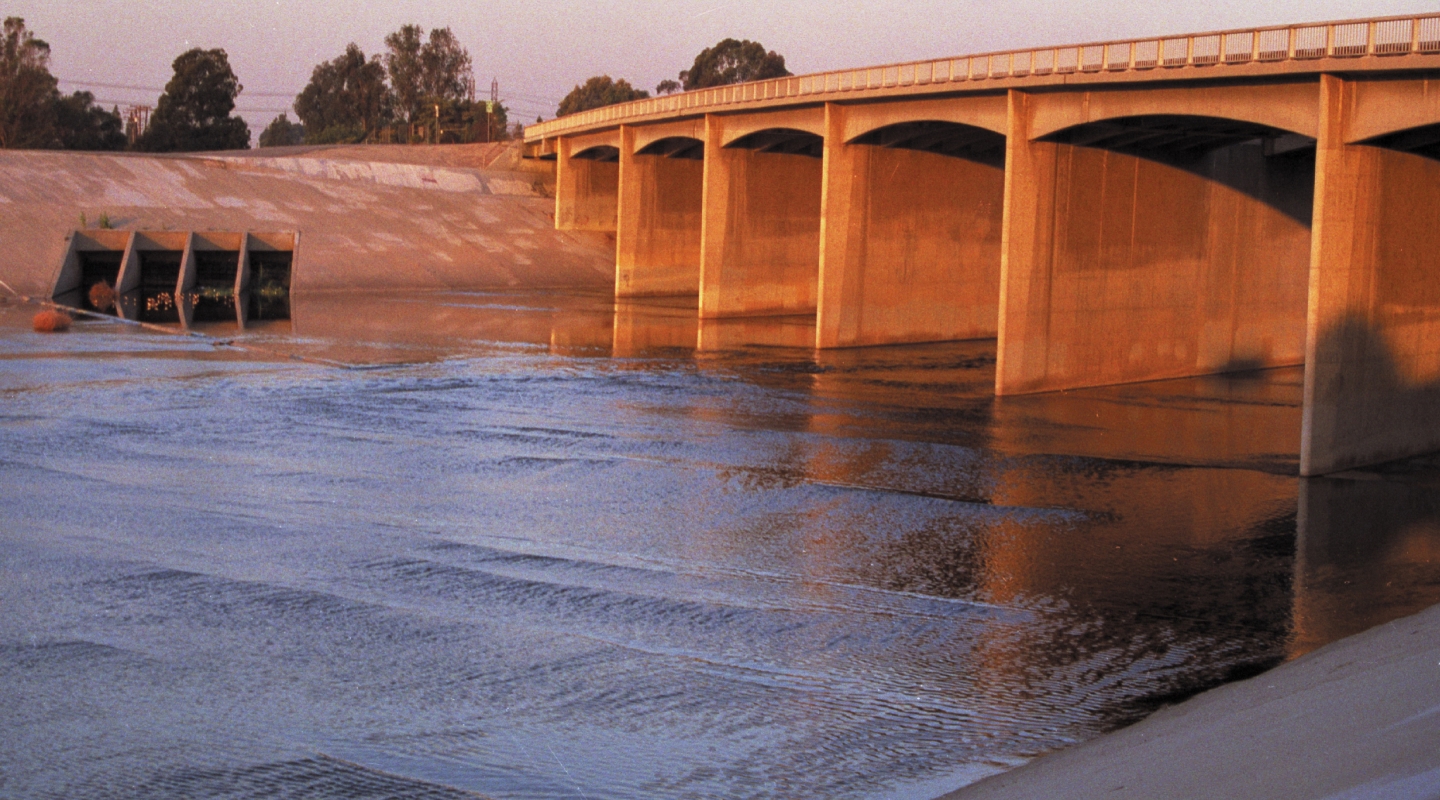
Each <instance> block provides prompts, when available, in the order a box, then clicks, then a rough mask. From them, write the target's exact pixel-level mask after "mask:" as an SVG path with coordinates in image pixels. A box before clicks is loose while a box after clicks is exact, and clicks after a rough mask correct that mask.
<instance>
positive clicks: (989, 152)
mask: <svg viewBox="0 0 1440 800" xmlns="http://www.w3.org/2000/svg"><path fill="white" fill-rule="evenodd" d="M846 144H861V145H874V146H878V147H887V148H890V149H894V150H918V151H920V152H923V153H934V154H936V155H942V156H949V157H951V158H963V159H966V160H967V161H976V162H979V163H981V164H985V165H987V166H992V167H1004V166H1005V135H1004V134H1002V133H997V132H995V131H992V130H989V129H986V128H981V127H977V126H975V125H966V124H963V123H959V122H948V121H944V120H915V121H911V122H894V123H891V124H889V125H885V126H884V127H881V128H875V129H873V130H869V131H866V132H865V133H862V134H859V135H858V136H855V137H853V138H851V139H849V140H848V141H847V142H846Z"/></svg>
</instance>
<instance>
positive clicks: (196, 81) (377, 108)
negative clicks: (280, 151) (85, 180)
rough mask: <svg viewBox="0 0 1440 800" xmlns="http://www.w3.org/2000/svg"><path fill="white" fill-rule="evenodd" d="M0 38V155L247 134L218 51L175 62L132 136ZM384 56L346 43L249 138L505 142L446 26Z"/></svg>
mask: <svg viewBox="0 0 1440 800" xmlns="http://www.w3.org/2000/svg"><path fill="white" fill-rule="evenodd" d="M3 33H4V36H3V39H0V149H16V148H26V149H62V150H125V149H134V150H141V151H149V152H180V151H201V150H241V149H247V148H249V147H250V129H249V126H248V125H247V124H246V123H245V120H244V119H243V118H241V117H240V116H238V115H236V114H234V113H233V112H234V110H235V98H236V97H238V96H239V95H240V93H241V92H242V91H243V90H244V86H242V85H241V83H240V81H239V79H238V78H237V77H236V75H235V72H234V70H233V69H231V67H230V60H229V57H228V55H227V54H226V53H225V51H224V50H223V49H210V50H206V49H202V48H193V49H191V50H187V51H186V52H184V53H182V54H180V56H179V57H178V58H176V59H175V61H174V62H173V63H172V65H171V66H172V68H173V70H174V74H173V77H171V79H170V81H169V82H168V83H166V84H165V88H164V91H163V93H162V94H161V95H160V98H159V100H158V101H157V102H156V105H155V110H154V113H153V114H152V115H151V116H150V120H149V125H148V127H147V128H146V130H145V131H144V133H143V134H139V133H138V132H134V133H136V134H137V135H136V136H134V137H132V136H130V135H128V134H127V131H126V126H125V120H123V119H122V118H121V115H120V110H119V108H112V109H111V110H108V111H107V110H106V109H105V108H103V107H102V106H99V105H96V104H95V96H94V95H93V94H92V93H90V92H85V91H79V92H75V93H73V94H71V95H64V94H62V93H61V92H60V90H59V81H58V80H57V79H56V78H55V76H54V75H52V74H51V73H50V69H49V63H50V45H49V44H48V43H47V42H45V41H44V40H43V39H40V38H38V37H37V36H36V35H35V34H34V32H32V31H30V30H28V29H27V28H26V27H25V20H23V19H21V18H19V17H9V18H7V19H6V20H5V22H4V31H3ZM385 48H386V49H385V53H384V54H383V55H379V54H377V55H373V56H370V57H368V58H367V57H366V55H365V53H364V52H363V51H362V50H361V49H360V47H359V46H358V45H356V44H354V43H351V44H350V45H348V46H347V47H346V48H345V52H344V53H342V54H340V55H339V56H337V57H336V58H334V59H333V60H331V61H326V62H324V63H322V64H318V65H316V66H315V68H314V70H312V72H311V74H310V82H309V83H308V84H307V85H306V86H305V88H304V89H303V90H302V91H301V92H300V94H299V95H297V96H296V98H295V102H294V104H293V106H292V107H293V108H294V110H295V115H296V118H297V120H296V121H294V122H292V121H291V120H290V118H289V114H288V112H287V113H282V114H280V115H279V116H278V117H276V118H275V119H274V120H273V121H272V122H271V123H270V124H269V125H268V126H267V127H266V128H265V130H264V132H263V133H261V134H260V142H259V144H260V146H261V147H268V146H279V145H294V144H333V143H353V142H362V141H376V140H388V141H409V140H411V138H412V137H413V136H416V135H419V136H423V137H424V138H425V140H427V141H441V140H442V137H443V138H447V139H449V140H459V141H475V140H478V139H480V138H482V137H483V138H485V139H486V140H491V139H497V138H504V136H505V134H506V130H507V125H508V120H507V119H506V109H505V106H504V104H502V103H494V104H493V105H492V104H490V103H486V102H477V101H475V100H474V99H473V94H474V92H473V77H472V74H471V58H470V53H469V52H468V51H467V50H466V49H465V48H464V47H463V46H462V45H461V44H460V42H459V40H458V39H457V38H456V36H455V34H454V32H452V31H451V30H450V29H449V28H448V27H447V28H437V29H434V30H431V31H430V32H429V35H428V36H426V34H425V31H424V29H422V28H421V27H420V26H419V25H405V26H402V27H401V28H400V29H399V30H398V31H395V32H394V33H392V34H390V35H389V36H386V37H385ZM402 125H403V126H405V127H404V129H403V130H398V131H397V128H399V127H400V126H402ZM381 134H385V135H383V136H382V135H381ZM132 138H133V141H132Z"/></svg>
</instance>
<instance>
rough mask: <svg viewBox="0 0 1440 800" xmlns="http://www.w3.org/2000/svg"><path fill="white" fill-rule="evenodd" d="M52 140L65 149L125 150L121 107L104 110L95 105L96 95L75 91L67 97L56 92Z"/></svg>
mask: <svg viewBox="0 0 1440 800" xmlns="http://www.w3.org/2000/svg"><path fill="white" fill-rule="evenodd" d="M53 103H54V108H55V137H56V140H55V142H54V144H55V145H56V146H57V147H60V148H61V149H64V150H124V149H125V145H126V144H128V143H129V140H128V139H126V137H125V123H124V121H123V120H121V119H120V109H118V108H116V109H114V110H112V111H106V110H105V109H104V108H103V107H101V106H97V105H95V95H93V94H91V93H89V92H76V93H74V94H72V95H70V96H69V97H63V96H61V95H60V94H59V93H56V95H55V99H54V101H53Z"/></svg>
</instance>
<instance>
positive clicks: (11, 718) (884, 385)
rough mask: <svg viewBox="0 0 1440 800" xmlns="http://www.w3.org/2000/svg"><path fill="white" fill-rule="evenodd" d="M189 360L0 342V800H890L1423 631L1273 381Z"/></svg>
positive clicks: (1416, 597)
mask: <svg viewBox="0 0 1440 800" xmlns="http://www.w3.org/2000/svg"><path fill="white" fill-rule="evenodd" d="M293 312H294V318H293V320H292V321H291V322H289V323H285V322H276V323H269V324H268V325H267V326H262V327H261V328H259V329H258V330H251V331H246V332H243V333H241V332H237V331H234V330H231V329H227V328H226V327H225V326H220V325H217V326H213V327H211V328H210V329H208V331H207V332H208V333H210V334H211V335H213V336H218V337H233V340H234V341H235V342H236V343H237V344H241V345H244V347H245V349H237V348H234V347H227V346H217V344H216V342H215V341H214V340H208V339H197V338H187V337H181V336H173V335H166V334H163V333H155V332H150V331H143V330H136V329H132V328H126V327H122V326H119V325H113V324H108V323H81V324H79V325H77V326H76V328H75V329H74V330H72V331H71V332H70V333H67V334H62V335H49V336H43V335H39V334H35V333H32V332H30V331H29V330H28V321H29V316H30V314H32V313H33V308H26V307H19V306H16V305H15V304H13V303H11V304H8V305H5V306H0V612H3V613H0V696H3V697H4V702H3V704H0V730H3V731H4V732H5V733H4V739H5V746H4V747H0V796H4V797H24V798H32V797H56V798H59V797H64V798H129V797H146V798H171V797H173V798H182V797H184V798H189V797H237V798H238V797H260V796H264V797H308V798H316V797H321V798H323V797H335V798H340V797H347V798H354V797H376V798H378V797H422V798H451V797H468V796H473V795H472V794H471V793H477V794H480V795H484V796H490V797H494V798H592V799H594V800H600V799H601V798H719V797H723V798H787V799H790V798H919V799H924V798H932V797H935V796H937V795H939V794H942V793H944V792H946V791H949V790H951V789H954V788H956V787H958V786H960V785H962V784H965V783H967V782H970V781H974V780H977V779H979V778H981V777H983V776H985V775H988V774H992V773H994V772H997V771H1001V770H1004V769H1007V768H1009V767H1012V766H1014V765H1016V764H1019V763H1023V762H1024V761H1025V760H1027V759H1029V758H1032V757H1034V756H1035V755H1037V754H1041V753H1044V752H1047V751H1050V750H1054V749H1056V748H1060V747H1064V746H1066V745H1069V744H1072V743H1075V742H1079V741H1082V740H1085V739H1088V738H1092V737H1094V736H1097V735H1100V734H1102V733H1104V732H1106V731H1109V730H1113V729H1115V728H1117V727H1119V726H1122V725H1124V724H1127V723H1129V722H1132V721H1134V720H1136V719H1139V718H1141V717H1143V716H1144V715H1146V714H1147V713H1150V712H1152V711H1153V710H1155V709H1157V708H1160V707H1162V706H1164V705H1166V704H1169V703H1173V702H1178V701H1180V700H1182V699H1184V698H1185V697H1188V696H1190V695H1192V694H1194V693H1196V692H1199V691H1202V690H1204V689H1206V688H1209V687H1213V686H1215V685H1218V684H1220V683H1223V682H1225V681H1227V680H1234V679H1238V678H1243V677H1247V676H1250V675H1253V674H1255V673H1257V672H1259V671H1262V670H1264V669H1267V668H1269V667H1272V666H1274V665H1276V664H1278V663H1281V662H1283V661H1284V660H1286V659H1290V658H1294V657H1297V656H1299V655H1302V654H1304V653H1305V652H1308V651H1309V650H1311V649H1314V648H1315V647H1318V646H1321V645H1323V644H1325V643H1326V642H1329V641H1332V640H1334V639H1337V638H1339V637H1342V636H1345V635H1348V634H1351V633H1355V632H1358V631H1360V630H1363V629H1365V628H1366V627H1369V626H1371V625H1374V624H1378V623H1381V622H1384V621H1386V620H1388V619H1393V618H1396V617H1399V616H1403V615H1405V614H1408V613H1412V612H1414V611H1418V610H1420V609H1422V608H1424V607H1427V606H1429V605H1431V604H1433V603H1436V602H1440V460H1437V459H1433V458H1432V459H1425V458H1422V459H1415V460H1412V461H1410V462H1406V463H1403V464H1398V465H1391V466H1389V467H1386V468H1384V469H1376V470H1367V471H1363V472H1357V473H1350V474H1347V475H1345V476H1343V477H1340V478H1326V479H1316V480H1308V481H1302V480H1300V479H1297V478H1296V477H1294V475H1295V473H1296V463H1297V448H1298V432H1299V425H1300V394H1301V382H1302V377H1303V376H1302V372H1301V370H1299V369H1281V370H1271V371H1266V372H1259V373H1252V374H1245V375H1237V376H1227V377H1223V378H1202V379H1191V380H1178V381H1163V382H1156V383H1150V384H1143V385H1136V386H1125V387H1111V388H1101V389H1092V390H1084V391H1075V392H1069V393H1057V394H1048V395H1036V396H1028V397H1012V398H1004V399H1003V400H996V399H995V398H993V397H992V396H991V386H992V384H993V380H994V343H993V342H988V341H980V342H961V343H951V344H940V345H925V346H913V347H895V348H872V349H862V350H852V351H841V352H833V353H821V354H816V353H814V352H813V351H812V350H811V349H809V348H807V347H806V346H805V345H806V343H807V342H809V341H813V335H814V328H813V320H807V319H804V318H784V319H774V320H749V321H739V322H727V323H713V324H711V323H707V324H705V325H698V324H697V323H696V321H695V312H694V307H693V304H691V305H688V306H687V305H686V304H685V303H683V302H662V301H657V302H652V303H640V304H634V305H625V306H619V307H617V306H614V305H613V304H612V303H611V302H610V301H609V300H608V299H607V298H602V297H587V296H580V295H561V294H551V295H545V294H530V295H510V294H489V295H487V294H468V295H443V296H440V295H436V296H425V297H401V298H388V299H382V298H359V297H328V298H327V297H319V298H304V297H297V298H296V299H295V303H294V307H293Z"/></svg>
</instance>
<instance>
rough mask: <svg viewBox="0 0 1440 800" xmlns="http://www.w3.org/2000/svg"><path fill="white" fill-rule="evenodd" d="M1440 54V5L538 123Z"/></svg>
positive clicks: (906, 69) (554, 127) (767, 85)
mask: <svg viewBox="0 0 1440 800" xmlns="http://www.w3.org/2000/svg"><path fill="white" fill-rule="evenodd" d="M1412 53H1417V54H1427V53H1428V54H1440V14H1428V15H1415V16H1404V17H1383V18H1376V19H1365V20H1349V21H1344V22H1317V23H1309V24H1305V25H1289V26H1280V27H1270V28H1252V29H1247V30H1232V31H1216V32H1211V33H1195V34H1186V35H1183V36H1161V37H1156V38H1153V39H1134V40H1127V41H1115V42H1094V43H1090V44H1075V45H1064V46H1061V47H1044V48H1038V49H1030V50H1012V51H1004V52H997V53H980V54H976V55H969V56H959V57H955V58H941V59H932V60H926V61H908V62H904V63H901V64H888V65H883V66H878V67H860V68H857V69H844V70H833V71H830V72H818V73H814V74H810V75H794V76H790V77H785V78H774V79H771V80H764V81H754V82H751V83H738V84H733V85H730V86H717V87H714V88H710V89H697V90H694V91H689V92H684V93H681V94H672V95H666V96H663V97H652V98H647V99H645V100H634V101H631V102H628V103H620V104H618V105H613V106H605V107H603V108H596V109H591V110H589V111H582V112H580V113H578V114H571V115H569V116H565V117H561V118H559V119H553V120H550V121H549V122H541V123H536V124H534V125H528V126H526V128H525V138H526V139H528V140H534V139H539V138H544V137H548V136H556V135H560V134H563V133H567V132H570V131H575V130H583V129H586V128H591V127H596V126H602V125H605V124H606V123H616V122H622V121H625V120H628V119H635V118H642V117H651V116H656V115H660V114H681V113H684V112H686V111H693V110H698V109H705V110H713V109H718V108H723V107H725V106H728V105H734V104H737V103H749V102H755V101H763V100H781V99H787V98H802V97H804V98H810V97H815V98H816V99H820V98H819V96H822V95H843V94H844V93H846V92H853V91H863V90H872V89H890V88H902V87H907V86H927V85H933V84H939V83H961V82H971V81H985V80H991V79H996V78H1012V79H1013V78H1030V77H1045V76H1050V75H1066V74H1073V73H1101V72H1137V71H1147V70H1162V71H1163V70H1172V69H1181V68H1193V69H1200V68H1208V67H1215V66H1222V65H1238V64H1250V63H1256V62H1275V61H1311V60H1316V59H1326V58H1334V59H1348V58H1359V57H1362V56H1403V55H1409V54H1412Z"/></svg>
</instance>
